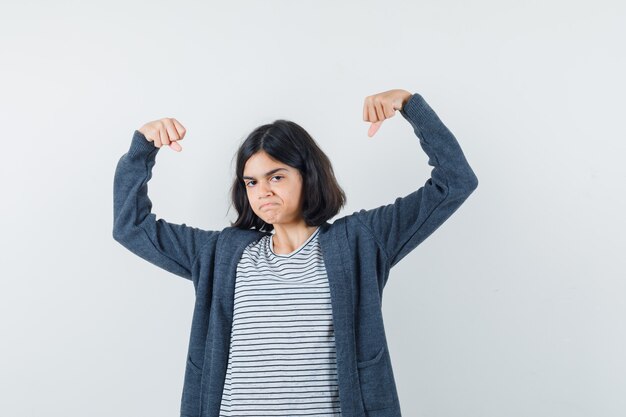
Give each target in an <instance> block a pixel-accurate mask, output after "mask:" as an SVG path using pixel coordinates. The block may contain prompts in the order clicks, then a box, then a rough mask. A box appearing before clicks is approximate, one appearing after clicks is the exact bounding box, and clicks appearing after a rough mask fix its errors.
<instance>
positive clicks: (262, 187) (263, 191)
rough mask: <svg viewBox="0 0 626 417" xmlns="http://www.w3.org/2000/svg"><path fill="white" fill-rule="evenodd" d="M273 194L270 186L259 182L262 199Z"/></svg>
mask: <svg viewBox="0 0 626 417" xmlns="http://www.w3.org/2000/svg"><path fill="white" fill-rule="evenodd" d="M271 193H272V189H271V187H270V185H268V184H266V183H265V182H263V181H261V182H259V196H260V197H263V196H267V195H270V194H271Z"/></svg>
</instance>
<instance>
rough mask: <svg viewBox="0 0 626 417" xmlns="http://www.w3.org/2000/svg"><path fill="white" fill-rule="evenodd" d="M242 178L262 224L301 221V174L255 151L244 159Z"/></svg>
mask: <svg viewBox="0 0 626 417" xmlns="http://www.w3.org/2000/svg"><path fill="white" fill-rule="evenodd" d="M243 180H244V185H245V187H246V193H247V195H248V202H249V203H250V206H251V207H252V211H254V213H255V214H256V215H257V216H259V217H260V218H261V219H262V220H263V221H264V222H265V223H268V224H277V223H291V222H299V221H300V220H301V207H302V176H301V175H300V171H298V170H297V169H296V168H294V167H291V166H289V165H287V164H283V163H282V162H280V161H277V160H275V159H272V157H271V156H269V155H268V154H267V153H266V152H265V151H259V152H257V153H255V154H254V155H252V156H251V157H250V158H249V159H248V160H247V161H246V164H245V166H244V169H243ZM267 203H269V204H268V205H266V206H264V207H263V205H264V204H267Z"/></svg>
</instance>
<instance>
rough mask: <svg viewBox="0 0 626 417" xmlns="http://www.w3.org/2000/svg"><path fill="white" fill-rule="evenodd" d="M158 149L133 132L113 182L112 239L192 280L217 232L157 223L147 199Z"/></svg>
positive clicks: (142, 256)
mask: <svg viewBox="0 0 626 417" xmlns="http://www.w3.org/2000/svg"><path fill="white" fill-rule="evenodd" d="M158 151H159V148H157V147H156V146H154V144H153V143H152V142H150V141H148V140H147V139H146V137H145V136H144V135H143V134H142V133H141V132H139V131H138V130H135V132H134V134H133V138H132V140H131V144H130V149H129V150H128V152H127V153H125V154H124V155H122V157H121V158H120V159H119V161H118V163H117V167H116V169H115V177H114V181H113V238H114V239H115V240H116V241H117V242H119V243H120V244H122V245H123V246H124V247H126V248H127V249H128V250H130V251H131V252H133V253H134V254H136V255H138V256H140V257H141V258H143V259H145V260H146V261H148V262H150V263H152V264H154V265H156V266H158V267H160V268H162V269H165V270H166V271H169V272H171V273H173V274H176V275H178V276H180V277H183V278H187V279H190V280H191V275H192V273H191V270H192V266H193V264H194V262H195V260H196V256H197V255H198V252H199V251H200V249H201V248H202V247H203V246H204V245H205V244H207V243H208V242H211V241H214V240H215V239H217V236H218V234H219V232H218V231H208V230H202V229H198V228H195V227H191V226H187V225H186V224H185V223H182V224H174V223H168V222H167V221H165V220H163V219H158V220H157V219H156V215H155V214H154V213H152V211H151V210H152V202H151V201H150V198H149V197H148V181H149V180H150V178H151V177H152V167H153V166H154V164H155V158H156V155H157V153H158Z"/></svg>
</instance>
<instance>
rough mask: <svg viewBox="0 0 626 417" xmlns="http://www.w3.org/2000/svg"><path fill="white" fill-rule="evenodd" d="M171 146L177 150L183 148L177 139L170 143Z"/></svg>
mask: <svg viewBox="0 0 626 417" xmlns="http://www.w3.org/2000/svg"><path fill="white" fill-rule="evenodd" d="M170 148H172V149H174V150H175V151H176V152H180V151H182V150H183V148H182V147H181V146H180V145H179V144H178V142H177V141H173V142H171V143H170Z"/></svg>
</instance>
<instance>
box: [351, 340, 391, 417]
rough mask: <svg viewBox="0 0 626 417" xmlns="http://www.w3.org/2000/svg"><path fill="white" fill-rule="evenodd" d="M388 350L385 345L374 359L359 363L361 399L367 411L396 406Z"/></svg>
mask: <svg viewBox="0 0 626 417" xmlns="http://www.w3.org/2000/svg"><path fill="white" fill-rule="evenodd" d="M386 350H387V349H386V347H385V346H384V345H383V346H382V347H381V348H380V350H379V351H378V353H377V354H376V356H374V357H373V358H371V359H368V360H365V361H361V362H357V368H358V373H359V383H360V386H361V397H363V407H364V408H365V409H366V410H379V409H381V408H387V407H392V406H393V405H394V396H393V389H392V384H393V381H392V380H391V373H390V372H389V366H390V362H389V361H388V360H387V355H386Z"/></svg>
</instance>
